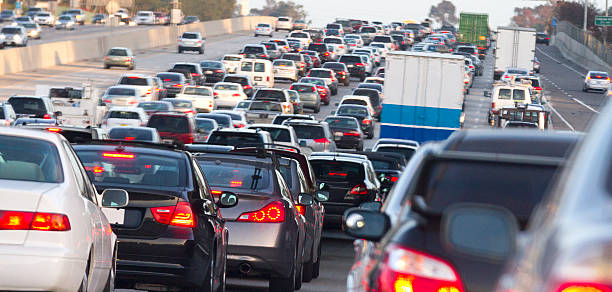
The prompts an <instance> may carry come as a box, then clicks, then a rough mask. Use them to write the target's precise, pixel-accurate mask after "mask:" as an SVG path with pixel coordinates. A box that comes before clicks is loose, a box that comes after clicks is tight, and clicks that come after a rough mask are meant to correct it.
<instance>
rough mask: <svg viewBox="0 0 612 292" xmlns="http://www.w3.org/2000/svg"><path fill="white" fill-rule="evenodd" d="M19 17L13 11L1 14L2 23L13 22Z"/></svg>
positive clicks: (6, 10)
mask: <svg viewBox="0 0 612 292" xmlns="http://www.w3.org/2000/svg"><path fill="white" fill-rule="evenodd" d="M16 17H17V14H16V13H15V11H14V10H12V9H5V10H2V12H0V20H1V21H2V22H13V19H15V18H16Z"/></svg>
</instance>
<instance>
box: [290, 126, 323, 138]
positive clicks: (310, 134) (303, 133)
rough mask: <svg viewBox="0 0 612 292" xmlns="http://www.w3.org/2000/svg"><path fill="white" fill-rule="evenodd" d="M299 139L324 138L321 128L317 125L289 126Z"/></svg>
mask: <svg viewBox="0 0 612 292" xmlns="http://www.w3.org/2000/svg"><path fill="white" fill-rule="evenodd" d="M290 126H292V127H293V130H295V133H296V134H297V137H298V138H299V139H321V138H326V137H325V130H323V127H321V126H317V125H297V124H291V125H290Z"/></svg>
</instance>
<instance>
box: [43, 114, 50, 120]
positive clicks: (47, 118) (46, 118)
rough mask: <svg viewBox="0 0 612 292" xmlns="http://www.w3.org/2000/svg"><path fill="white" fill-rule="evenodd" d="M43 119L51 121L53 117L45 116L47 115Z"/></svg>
mask: <svg viewBox="0 0 612 292" xmlns="http://www.w3.org/2000/svg"><path fill="white" fill-rule="evenodd" d="M43 119H45V120H50V119H51V116H50V115H49V114H45V115H44V116H43Z"/></svg>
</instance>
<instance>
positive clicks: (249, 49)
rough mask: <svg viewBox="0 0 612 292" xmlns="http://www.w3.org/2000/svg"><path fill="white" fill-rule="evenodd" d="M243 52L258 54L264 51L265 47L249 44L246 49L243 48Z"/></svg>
mask: <svg viewBox="0 0 612 292" xmlns="http://www.w3.org/2000/svg"><path fill="white" fill-rule="evenodd" d="M242 52H243V53H245V54H258V53H263V52H264V48H262V47H249V46H247V47H244V50H242Z"/></svg>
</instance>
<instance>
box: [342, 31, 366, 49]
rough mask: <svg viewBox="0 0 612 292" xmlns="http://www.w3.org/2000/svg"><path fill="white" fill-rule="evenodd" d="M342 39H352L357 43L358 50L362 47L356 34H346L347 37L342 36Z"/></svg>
mask: <svg viewBox="0 0 612 292" xmlns="http://www.w3.org/2000/svg"><path fill="white" fill-rule="evenodd" d="M344 38H345V39H354V40H355V41H357V47H358V48H361V47H363V39H362V38H361V36H360V35H358V34H347V35H345V36H344Z"/></svg>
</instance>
